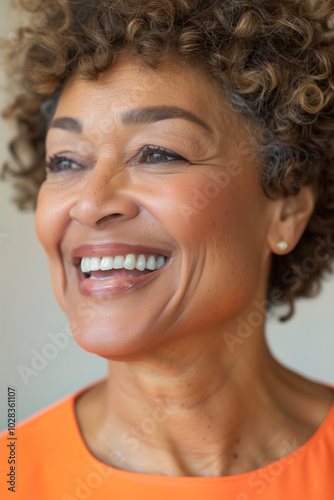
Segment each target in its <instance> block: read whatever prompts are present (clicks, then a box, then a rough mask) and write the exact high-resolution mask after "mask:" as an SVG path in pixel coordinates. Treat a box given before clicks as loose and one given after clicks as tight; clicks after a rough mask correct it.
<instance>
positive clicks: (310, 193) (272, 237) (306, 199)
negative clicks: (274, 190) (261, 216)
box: [268, 186, 316, 255]
mask: <svg viewBox="0 0 334 500" xmlns="http://www.w3.org/2000/svg"><path fill="white" fill-rule="evenodd" d="M315 198H316V195H315V189H314V187H313V186H304V187H303V188H301V190H300V191H299V193H298V194H297V195H296V196H288V197H286V198H281V199H279V200H277V202H276V203H277V205H276V207H275V209H274V213H273V217H272V222H271V225H270V228H269V231H268V246H269V248H270V250H271V251H272V252H273V253H276V254H278V255H284V254H287V253H289V252H291V250H293V249H294V247H295V246H296V245H297V243H298V241H299V239H300V238H301V236H302V234H303V232H304V230H305V227H306V226H307V223H308V221H309V219H310V217H311V215H312V213H313V210H314V205H315ZM282 241H283V242H286V244H287V247H286V248H279V247H278V246H277V244H278V243H279V242H282ZM283 247H284V245H283Z"/></svg>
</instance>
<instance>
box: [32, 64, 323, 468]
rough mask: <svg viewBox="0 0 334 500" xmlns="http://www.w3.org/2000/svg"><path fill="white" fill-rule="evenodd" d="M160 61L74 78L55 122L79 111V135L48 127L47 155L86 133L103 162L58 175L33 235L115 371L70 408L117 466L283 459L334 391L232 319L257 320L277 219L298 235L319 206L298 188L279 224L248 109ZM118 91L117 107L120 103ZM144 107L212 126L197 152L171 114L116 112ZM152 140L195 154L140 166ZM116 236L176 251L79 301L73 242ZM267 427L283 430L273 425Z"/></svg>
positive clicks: (71, 311) (87, 345)
mask: <svg viewBox="0 0 334 500" xmlns="http://www.w3.org/2000/svg"><path fill="white" fill-rule="evenodd" d="M166 66H167V67H166V72H165V70H164V68H160V69H159V71H157V72H154V71H153V70H149V69H145V70H142V71H141V73H140V74H139V73H138V66H137V64H136V61H134V60H132V59H131V60H128V59H124V60H122V61H120V62H119V63H118V65H117V67H115V68H112V69H111V70H110V71H109V72H107V73H106V75H104V76H102V77H101V78H100V82H99V84H98V85H97V84H96V82H88V81H83V80H79V79H75V78H74V79H73V80H71V81H70V82H69V84H68V85H67V87H66V88H65V89H64V91H63V93H62V95H61V97H60V100H59V103H58V107H57V110H56V113H55V119H57V118H58V117H62V116H67V117H68V116H70V117H75V118H77V119H80V120H82V121H83V124H84V130H85V135H84V137H83V138H82V137H81V136H80V137H77V135H76V134H72V133H70V132H69V133H68V135H69V138H68V139H65V140H64V138H65V136H66V134H65V132H64V131H62V130H59V129H52V130H50V132H49V135H48V138H47V152H48V155H50V156H52V155H54V154H62V153H65V151H63V150H61V148H62V145H64V144H66V148H67V149H66V154H69V151H71V149H72V148H73V150H74V151H73V152H72V154H73V155H74V154H78V151H77V149H76V148H78V144H87V145H88V146H87V152H86V155H87V157H86V162H89V161H91V159H92V158H93V157H94V158H95V163H94V165H91V166H90V168H87V169H86V170H85V169H75V170H73V171H70V172H67V173H64V174H63V173H61V174H58V173H57V174H56V173H52V172H49V173H48V176H47V179H46V181H45V183H44V184H43V186H42V188H41V191H40V194H39V199H38V207H37V212H36V230H37V234H38V237H39V239H40V241H41V243H42V244H43V246H44V248H45V250H46V253H47V255H48V258H49V263H50V270H51V276H52V280H53V286H54V290H55V294H56V296H57V299H58V301H59V303H60V305H61V307H62V308H63V309H64V310H65V312H66V314H67V315H68V317H69V320H70V322H71V323H74V324H76V332H77V334H76V336H75V340H76V341H77V342H78V344H79V345H80V346H81V347H82V348H83V349H85V350H87V351H90V352H93V353H95V354H98V355H100V356H103V357H105V358H106V359H107V360H108V361H109V377H108V380H107V382H106V383H104V384H101V385H99V386H98V387H97V388H95V389H92V390H90V391H87V392H86V393H85V394H84V395H83V396H82V397H80V398H79V399H78V401H77V403H76V415H77V418H78V421H79V425H80V429H81V432H82V435H83V438H84V440H85V442H86V444H87V446H88V448H89V449H90V450H91V452H92V453H93V454H94V455H95V456H96V457H97V458H98V459H99V460H101V461H102V462H105V463H107V464H111V465H113V459H112V458H110V450H114V451H115V452H117V453H119V454H120V455H121V456H122V457H124V461H123V462H122V464H121V465H120V467H121V468H123V469H125V470H131V471H135V472H139V473H155V471H156V470H157V465H156V463H157V459H158V461H159V470H160V472H162V471H163V473H164V474H165V475H175V476H180V475H194V476H196V475H198V476H210V475H214V476H216V475H229V474H237V473H242V472H245V471H249V470H253V469H254V468H256V467H259V466H263V465H266V464H268V463H271V462H272V461H274V460H276V459H277V458H278V457H279V453H280V444H281V442H282V439H286V440H287V441H291V440H292V439H293V438H295V437H297V438H298V442H301V443H303V442H305V441H306V440H307V439H308V438H309V436H310V435H312V433H313V432H314V431H315V430H316V429H317V427H318V426H319V425H320V423H321V422H322V420H323V418H324V417H325V415H326V413H327V411H328V409H329V406H330V404H331V402H332V396H331V395H330V394H329V392H328V391H327V390H325V389H322V388H319V387H318V386H316V387H315V385H313V384H312V383H311V382H308V381H304V380H303V379H300V378H299V377H298V376H297V375H294V374H291V373H290V372H288V371H287V370H285V369H284V368H282V367H279V366H277V364H276V362H275V361H274V360H273V358H272V357H271V355H270V353H269V351H268V349H267V348H266V345H265V342H264V325H263V324H260V325H259V326H258V327H256V328H254V329H253V332H252V335H251V336H250V337H249V338H247V341H245V342H244V343H243V344H241V345H240V346H238V350H236V351H235V352H234V353H231V352H230V351H229V350H228V349H227V346H226V343H225V340H224V335H223V334H224V333H225V332H229V333H230V334H232V335H237V333H238V326H239V323H238V319H239V318H240V317H241V318H247V317H249V315H250V314H251V313H252V312H253V311H254V305H253V303H254V301H255V300H257V301H259V302H261V301H263V300H264V299H265V297H266V283H267V279H268V272H269V267H270V260H271V253H272V251H273V249H274V248H275V244H276V242H277V240H278V239H279V237H280V233H281V231H283V229H284V231H289V234H290V237H291V242H292V244H296V243H297V241H298V238H299V237H300V233H301V231H302V229H303V226H304V227H305V224H306V223H307V218H308V215H309V212H310V210H311V208H312V207H311V203H310V194H309V192H308V191H305V192H303V193H301V195H300V197H299V198H298V200H297V202H296V204H295V205H294V210H291V213H290V215H289V216H288V217H285V219H284V221H283V220H282V218H281V214H282V213H283V212H284V211H285V210H287V208H288V205H289V200H285V199H276V200H270V199H268V198H267V197H266V196H265V194H264V193H263V191H262V188H261V185H260V183H259V180H258V172H257V161H256V157H254V156H253V155H251V154H245V153H244V152H243V151H241V150H240V147H239V146H240V144H242V143H243V142H244V141H245V142H246V143H247V142H248V140H249V137H248V132H247V129H246V127H245V126H244V125H243V122H242V120H241V118H240V116H239V115H237V114H236V113H235V112H233V111H232V110H230V109H229V108H228V107H227V106H226V102H225V101H224V99H223V98H221V99H220V100H216V99H218V96H216V95H215V89H216V87H215V84H212V93H211V92H210V90H211V87H210V86H209V87H208V85H209V82H208V81H207V78H206V77H205V75H203V74H202V73H201V72H200V71H199V70H197V69H193V70H192V71H193V72H192V74H191V77H190V75H189V69H184V68H183V67H182V66H179V65H178V64H177V63H176V62H173V61H170V62H169V63H168V64H167V63H166ZM166 75H168V83H166V87H164V85H165V82H166V81H167V78H166ZM125 82H126V84H125ZM195 83H196V92H195V91H194V88H193V87H194V85H195ZM166 88H167V89H168V92H167V91H166ZM141 89H142V90H143V91H142V92H139V91H140V90H141ZM119 96H121V97H122V106H121V107H118V108H117V110H115V106H114V105H113V104H114V101H118V99H119ZM208 96H210V100H209V101H208ZM212 96H214V97H212ZM148 104H150V105H159V106H161V105H172V106H182V107H184V108H185V109H190V110H194V109H196V114H198V115H199V116H204V117H205V119H206V121H207V122H208V123H209V125H210V126H211V128H212V129H213V130H214V136H213V137H209V135H206V136H205V137H204V136H202V140H203V151H198V153H196V154H198V157H197V156H194V158H193V157H192V155H193V154H194V153H193V152H192V151H191V148H192V146H191V145H190V146H189V145H188V146H187V144H186V140H182V141H179V140H178V138H177V137H175V136H174V137H169V136H167V138H165V136H164V130H165V128H166V130H168V128H169V127H173V126H174V125H173V123H174V120H172V121H171V123H170V124H168V123H167V120H166V121H162V122H159V123H158V124H156V125H158V126H153V125H152V127H151V126H147V125H139V124H138V126H135V127H132V126H131V127H130V128H128V127H124V126H123V125H122V124H121V123H120V121H119V117H120V113H121V112H122V111H125V110H127V109H133V107H143V106H146V105H148ZM106 108H107V109H109V110H111V112H110V116H109V115H108V120H105V114H106V113H105V110H106ZM113 110H115V111H113ZM102 122H103V130H102V131H100V130H99V127H100V126H101V123H102ZM176 122H177V126H176ZM175 128H176V129H177V130H180V135H181V130H183V129H184V128H186V129H187V134H188V133H189V134H194V140H196V139H195V138H196V137H197V135H198V132H197V130H198V128H199V127H197V126H196V125H195V124H194V125H192V124H190V123H189V124H188V123H187V122H186V121H185V120H175ZM67 141H68V142H67ZM82 141H83V142H82ZM165 141H166V143H167V144H165ZM169 141H170V144H169ZM148 144H149V145H154V146H162V147H167V146H168V149H171V150H172V151H175V152H176V153H177V154H180V155H181V156H185V157H186V158H187V159H189V160H190V161H191V163H190V164H188V163H187V164H185V165H184V164H183V163H180V164H179V163H174V162H172V163H170V164H169V163H161V164H157V165H154V164H153V165H152V164H145V163H140V164H139V165H138V164H136V163H133V152H134V150H137V152H138V154H139V153H140V151H141V150H142V148H143V147H145V146H147V145H148ZM205 144H207V148H205ZM64 147H65V146H64ZM183 148H184V149H185V150H186V151H185V153H186V154H184V152H183ZM206 149H208V150H209V151H210V159H209V160H207V159H206V158H207V151H206ZM188 156H190V158H188ZM212 159H213V161H212ZM195 160H196V162H197V161H198V163H193V162H194V161H195ZM231 160H235V161H237V164H238V165H240V168H241V171H240V173H239V174H238V175H234V176H231V177H230V180H229V182H228V183H227V185H226V186H225V187H224V188H220V189H219V190H218V192H217V194H216V196H214V197H213V198H211V199H210V200H209V202H208V204H207V205H206V206H204V207H202V208H201V209H197V213H196V214H195V215H194V216H193V218H191V219H190V221H187V220H185V218H184V217H183V216H182V210H181V208H182V206H184V205H187V206H189V207H194V204H196V202H195V201H194V196H197V197H198V196H199V194H198V193H201V190H203V186H205V185H206V183H208V182H213V181H212V179H213V178H212V175H214V174H217V172H219V171H220V170H221V169H224V168H226V167H227V163H228V162H230V161H231ZM197 206H198V205H197ZM226 213H228V215H226ZM212 222H215V224H212ZM50 227H52V228H53V230H52V232H51V231H50ZM111 241H116V242H123V243H136V244H142V245H148V246H152V247H157V246H158V247H160V248H161V249H163V250H165V251H166V252H168V253H169V254H170V255H171V259H170V262H169V263H168V264H166V267H165V269H164V270H163V271H162V272H161V273H160V275H158V274H157V275H156V277H155V278H154V279H152V281H150V283H148V284H146V285H145V286H142V287H141V288H138V289H136V290H135V291H131V292H129V293H126V294H125V293H124V294H118V295H113V296H105V297H103V298H99V297H96V296H92V297H90V296H84V295H83V294H82V293H81V292H80V288H79V284H78V276H77V272H76V269H75V266H74V265H73V262H72V257H71V255H72V252H73V250H74V249H75V248H76V247H78V245H83V244H88V243H91V244H96V243H98V242H111ZM82 310H89V311H91V312H92V314H93V318H92V317H91V316H90V317H87V316H86V315H82V314H81V313H80V311H82ZM129 311H130V312H131V314H129ZM158 401H160V403H159V404H160V405H161V407H162V408H163V409H165V410H166V414H167V415H168V418H167V419H166V420H165V421H162V422H159V425H157V428H156V430H155V431H154V432H153V433H152V434H147V437H145V439H144V440H142V441H141V442H140V451H138V450H135V451H133V450H132V449H130V448H129V445H127V441H126V439H124V436H127V435H129V434H131V429H136V427H138V426H140V424H141V422H143V421H145V419H147V418H152V414H153V412H154V410H155V409H156V408H157V404H158V403H157V402H158ZM182 405H183V406H182ZM159 407H160V406H159ZM168 410H169V412H168ZM291 412H292V414H293V418H292V417H291ZM212 417H213V418H212ZM267 422H272V424H273V427H272V428H271V429H268V431H267V432H266V433H265V434H263V432H262V430H263V429H264V428H265V429H267V425H266V424H267ZM209 426H211V427H209ZM96 429H100V431H99V436H100V438H99V440H97V439H96ZM276 429H280V431H279V432H277V431H276ZM145 436H146V435H145ZM203 438H205V439H206V441H205V443H206V446H205V447H203V446H202V447H201V446H200V445H199V442H202V439H203ZM237 439H239V440H240V443H242V454H240V450H239V453H238V455H239V457H240V458H239V459H238V460H236V459H234V458H233V454H234V453H237V452H238V449H237V445H236V441H237ZM268 442H270V446H268V445H267V444H268ZM170 450H172V451H170ZM258 457H261V458H260V459H259V458H258Z"/></svg>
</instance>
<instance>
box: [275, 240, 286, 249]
mask: <svg viewBox="0 0 334 500" xmlns="http://www.w3.org/2000/svg"><path fill="white" fill-rule="evenodd" d="M277 248H278V250H281V251H282V252H284V250H286V249H287V248H288V244H287V242H286V241H284V240H281V241H279V242H278V243H277Z"/></svg>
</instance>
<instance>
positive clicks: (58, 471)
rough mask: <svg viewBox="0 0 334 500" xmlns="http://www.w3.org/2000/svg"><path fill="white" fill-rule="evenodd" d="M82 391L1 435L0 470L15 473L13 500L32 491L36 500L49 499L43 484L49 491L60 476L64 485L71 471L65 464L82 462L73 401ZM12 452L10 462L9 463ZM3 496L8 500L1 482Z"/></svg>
mask: <svg viewBox="0 0 334 500" xmlns="http://www.w3.org/2000/svg"><path fill="white" fill-rule="evenodd" d="M85 390H87V388H85V389H83V390H82V391H79V392H76V393H73V394H70V395H69V396H67V397H65V398H64V399H62V400H60V401H58V402H57V403H55V404H53V405H51V406H49V407H47V408H46V409H44V410H42V411H40V412H39V413H37V414H35V415H33V416H32V417H29V418H27V419H25V420H24V421H22V422H21V423H19V424H18V425H17V427H16V428H15V430H14V431H12V432H13V434H12V435H9V432H8V430H6V431H4V432H2V433H1V434H0V469H1V471H6V474H7V472H14V473H15V474H17V477H16V478H15V479H17V483H16V488H17V489H15V494H16V497H15V498H17V499H18V500H21V499H22V500H23V499H25V498H27V496H25V495H27V492H33V491H34V492H35V494H36V495H35V499H36V500H37V499H39V498H50V497H49V496H48V494H47V493H46V492H44V490H43V484H44V485H46V484H48V485H49V486H48V487H49V488H50V487H51V488H52V487H53V486H52V485H54V486H55V482H57V481H59V478H61V477H62V478H64V481H65V483H66V480H67V479H66V474H67V473H69V474H70V475H69V477H68V481H70V479H71V473H73V468H72V467H68V465H69V464H72V463H77V464H78V465H79V464H80V462H82V457H83V456H84V447H83V445H82V441H81V440H80V431H79V428H78V424H77V419H76V416H75V400H76V398H77V397H78V396H79V395H80V394H81V393H82V392H85ZM11 450H12V454H11V459H12V462H11V463H9V458H10V452H11ZM11 466H12V469H11V468H10V467H11ZM66 469H67V471H66ZM69 469H71V470H69ZM57 478H58V480H57ZM15 482H16V481H15ZM59 482H62V481H59ZM55 489H56V487H55ZM48 491H49V490H48ZM6 495H8V498H9V492H8V485H7V484H6V482H1V485H0V498H7V496H6ZM45 495H46V496H45ZM52 498H53V497H52Z"/></svg>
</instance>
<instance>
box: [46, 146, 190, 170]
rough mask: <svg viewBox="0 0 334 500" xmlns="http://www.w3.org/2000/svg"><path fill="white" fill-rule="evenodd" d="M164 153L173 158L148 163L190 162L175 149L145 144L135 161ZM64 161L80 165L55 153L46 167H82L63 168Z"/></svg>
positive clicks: (137, 163) (140, 161)
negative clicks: (174, 150)
mask: <svg viewBox="0 0 334 500" xmlns="http://www.w3.org/2000/svg"><path fill="white" fill-rule="evenodd" d="M157 154H158V155H162V156H163V155H164V156H165V157H169V158H171V159H170V160H162V161H149V162H147V164H151V165H154V164H159V163H171V162H186V163H190V162H189V161H188V160H186V159H185V158H183V157H182V156H180V155H178V154H176V153H174V152H173V151H169V150H168V149H165V148H161V147H160V146H145V147H144V148H143V149H142V151H141V155H140V158H139V161H137V162H136V163H135V165H140V164H142V163H146V162H145V161H144V160H145V158H146V159H147V158H148V156H149V155H157ZM62 162H67V163H68V164H69V165H73V164H74V165H78V164H77V163H76V162H75V161H73V160H71V159H69V158H66V156H58V155H54V156H51V157H50V159H49V161H47V162H45V168H46V169H48V170H49V171H50V172H66V171H69V170H77V169H79V168H80V166H79V165H78V166H77V167H76V168H73V167H71V166H68V167H65V168H62V167H61V163H62Z"/></svg>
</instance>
